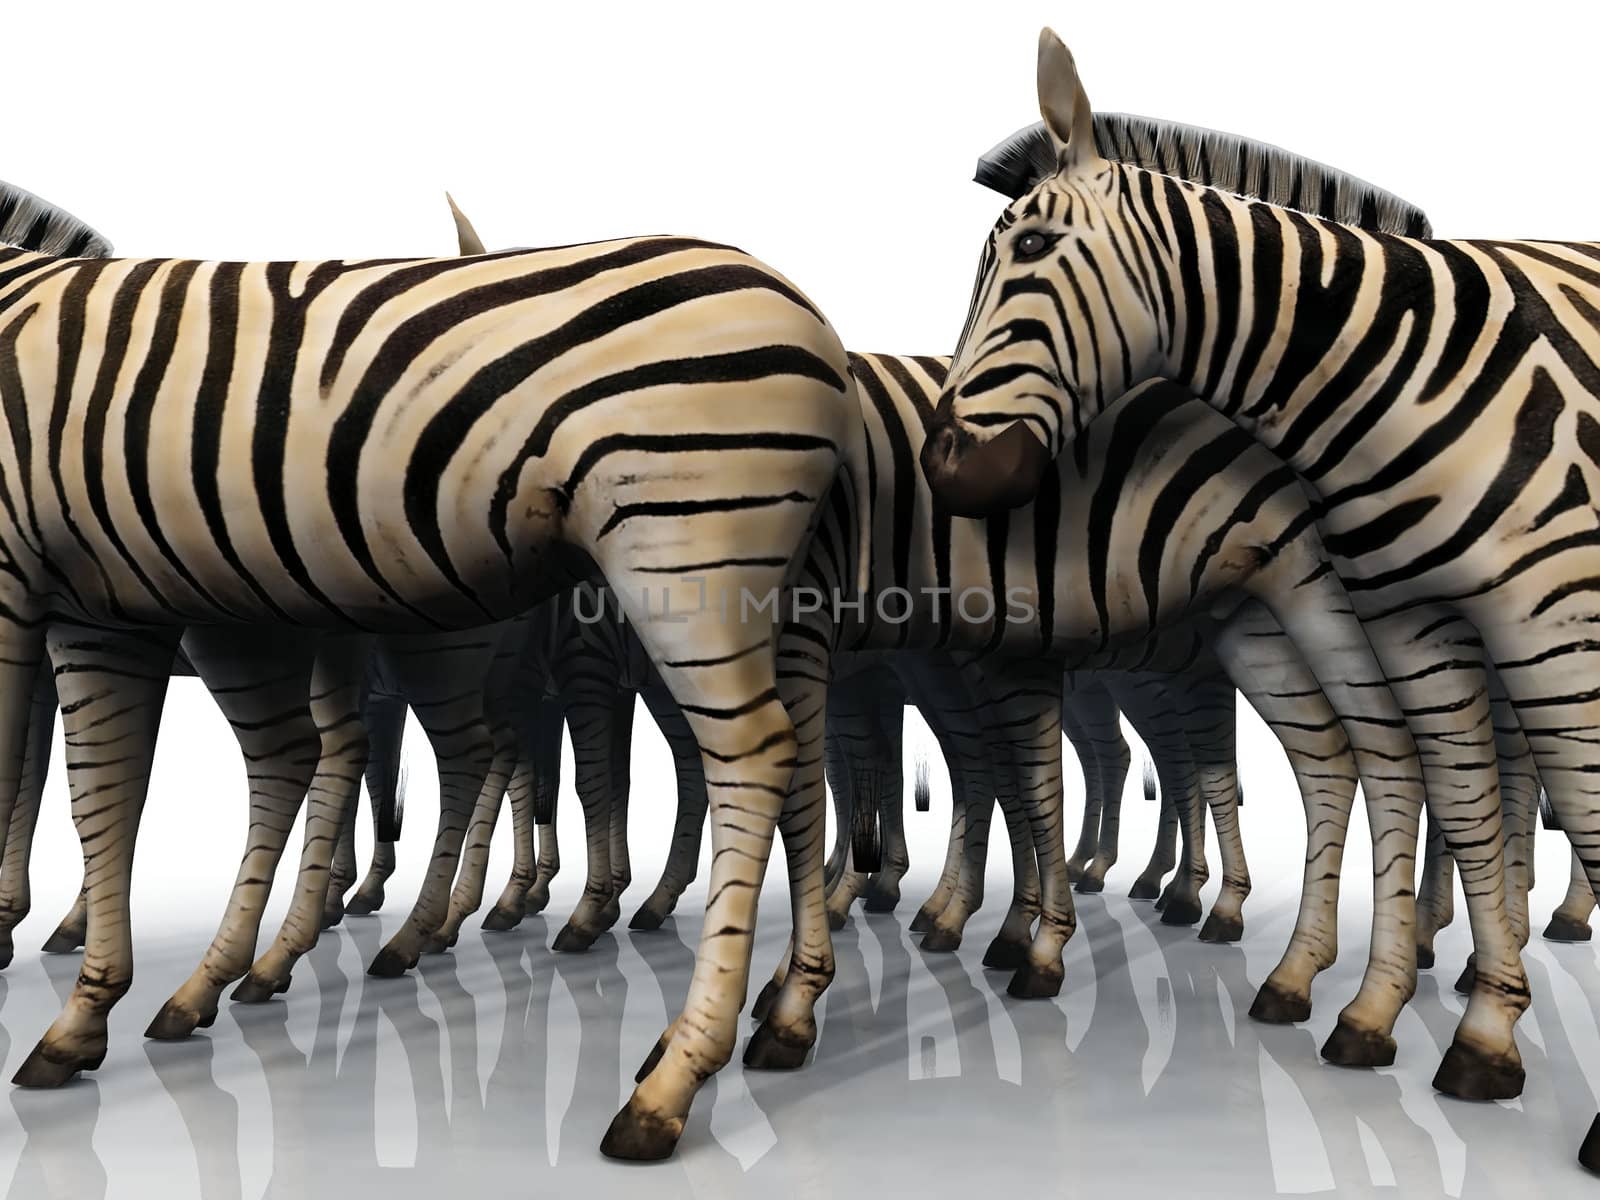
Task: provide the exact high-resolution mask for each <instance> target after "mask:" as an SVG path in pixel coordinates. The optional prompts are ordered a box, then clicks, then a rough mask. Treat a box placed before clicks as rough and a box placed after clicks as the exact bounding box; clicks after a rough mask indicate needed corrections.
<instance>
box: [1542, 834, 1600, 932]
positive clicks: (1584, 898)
mask: <svg viewBox="0 0 1600 1200" xmlns="http://www.w3.org/2000/svg"><path fill="white" fill-rule="evenodd" d="M1594 905H1595V900H1594V889H1593V888H1592V887H1590V886H1589V876H1588V874H1587V873H1586V872H1585V871H1584V869H1583V860H1582V859H1581V858H1579V857H1578V852H1577V851H1576V850H1574V851H1573V852H1572V881H1571V882H1570V883H1569V884H1568V885H1567V894H1566V896H1565V898H1563V899H1562V901H1561V903H1560V904H1558V905H1557V906H1556V910H1555V912H1554V913H1552V914H1551V915H1550V924H1548V925H1546V926H1545V928H1544V936H1545V938H1546V940H1548V941H1552V942H1587V941H1588V940H1589V939H1590V938H1591V937H1592V936H1593V931H1592V930H1591V929H1590V928H1589V914H1590V913H1592V912H1594Z"/></svg>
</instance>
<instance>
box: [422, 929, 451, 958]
mask: <svg viewBox="0 0 1600 1200" xmlns="http://www.w3.org/2000/svg"><path fill="white" fill-rule="evenodd" d="M448 949H450V939H449V938H448V937H446V936H445V935H444V934H442V933H434V934H429V935H428V938H427V940H426V941H424V942H423V943H422V953H423V954H443V953H444V952H445V951H446V950H448Z"/></svg>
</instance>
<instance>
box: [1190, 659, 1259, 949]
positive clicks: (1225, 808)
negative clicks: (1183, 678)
mask: <svg viewBox="0 0 1600 1200" xmlns="http://www.w3.org/2000/svg"><path fill="white" fill-rule="evenodd" d="M1187 691H1188V699H1189V705H1188V707H1187V709H1186V711H1185V712H1184V726H1185V735H1186V736H1187V738H1188V741H1189V748H1190V751H1191V753H1193V755H1194V758H1195V766H1196V769H1197V770H1198V771H1199V775H1200V795H1201V797H1202V798H1203V799H1204V801H1205V806H1206V809H1209V810H1210V812H1211V824H1212V827H1213V828H1214V829H1215V830H1216V831H1217V850H1218V857H1219V858H1220V859H1221V860H1222V888H1221V890H1220V891H1219V892H1218V893H1217V898H1216V901H1215V902H1214V903H1213V904H1212V906H1211V912H1210V913H1209V914H1208V915H1207V916H1206V919H1205V923H1204V924H1203V925H1201V927H1200V940H1201V941H1202V942H1237V941H1238V940H1239V939H1240V938H1241V937H1243V936H1244V911H1243V910H1244V902H1245V897H1247V896H1249V895H1250V867H1249V864H1248V863H1246V862H1245V857H1244V840H1243V838H1242V837H1241V836H1240V834H1239V755H1238V737H1237V731H1238V695H1239V693H1238V692H1237V691H1235V690H1234V686H1233V681H1232V680H1230V679H1229V678H1228V677H1227V676H1226V675H1225V674H1223V672H1222V670H1221V669H1220V667H1217V666H1213V667H1211V668H1210V669H1208V670H1206V671H1205V672H1204V673H1203V674H1202V675H1201V676H1200V677H1199V678H1198V679H1196V680H1194V681H1193V685H1192V686H1191V687H1189V688H1188V689H1187ZM1202 819H1203V818H1202Z"/></svg>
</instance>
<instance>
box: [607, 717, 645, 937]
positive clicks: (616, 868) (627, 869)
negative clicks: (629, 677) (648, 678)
mask: <svg viewBox="0 0 1600 1200" xmlns="http://www.w3.org/2000/svg"><path fill="white" fill-rule="evenodd" d="M637 709H638V701H637V699H636V698H635V693H634V692H633V691H631V690H628V689H624V690H622V691H619V692H618V693H617V696H616V700H615V702H614V706H613V709H612V717H611V782H610V786H609V788H608V790H609V791H610V793H611V813H610V816H609V818H608V820H607V823H606V824H607V828H608V829H609V830H610V838H611V846H610V862H611V895H610V897H609V898H608V899H607V900H606V907H605V910H604V912H603V913H602V914H601V918H602V920H604V921H605V926H606V928H607V929H610V928H611V927H612V926H613V925H615V924H616V923H617V921H618V920H619V919H621V917H622V893H623V892H625V891H627V890H628V886H629V885H630V884H631V883H632V882H633V862H632V859H631V858H630V857H629V855H628V801H629V799H630V797H631V793H632V790H633V786H632V778H633V715H634V713H635V712H636V711H637Z"/></svg>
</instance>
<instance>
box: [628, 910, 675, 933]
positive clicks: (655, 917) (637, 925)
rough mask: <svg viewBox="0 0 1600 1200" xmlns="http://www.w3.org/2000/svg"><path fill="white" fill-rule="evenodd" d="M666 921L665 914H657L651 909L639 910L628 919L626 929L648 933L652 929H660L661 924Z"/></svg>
mask: <svg viewBox="0 0 1600 1200" xmlns="http://www.w3.org/2000/svg"><path fill="white" fill-rule="evenodd" d="M666 919H667V914H666V913H660V912H657V911H656V910H655V909H653V908H641V909H640V910H639V911H638V912H636V913H634V914H633V916H632V917H631V918H630V919H629V921H628V928H629V929H637V930H640V931H642V932H644V933H649V932H650V931H651V930H653V929H660V928H661V922H663V921H665V920H666Z"/></svg>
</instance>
